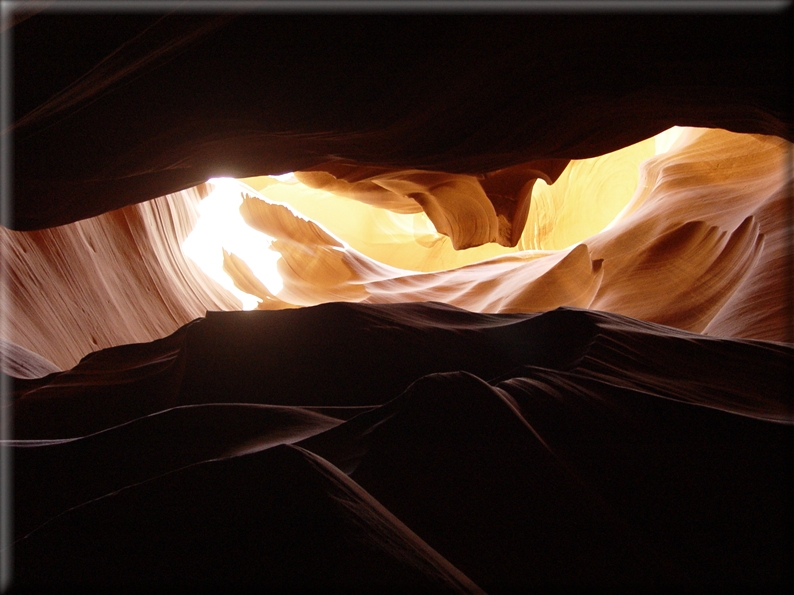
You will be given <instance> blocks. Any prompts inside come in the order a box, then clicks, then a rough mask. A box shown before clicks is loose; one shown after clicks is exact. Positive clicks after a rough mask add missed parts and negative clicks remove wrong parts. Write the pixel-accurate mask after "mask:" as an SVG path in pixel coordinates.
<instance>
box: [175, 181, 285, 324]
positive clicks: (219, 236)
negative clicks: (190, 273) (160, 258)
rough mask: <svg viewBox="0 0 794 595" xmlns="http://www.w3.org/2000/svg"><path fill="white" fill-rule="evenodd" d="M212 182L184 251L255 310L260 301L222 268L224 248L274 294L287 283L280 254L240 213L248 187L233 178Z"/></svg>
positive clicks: (245, 305)
mask: <svg viewBox="0 0 794 595" xmlns="http://www.w3.org/2000/svg"><path fill="white" fill-rule="evenodd" d="M209 183H210V184H212V185H213V186H214V190H213V191H212V192H211V193H210V194H209V195H208V196H207V197H206V198H205V199H204V200H202V201H201V202H200V203H199V205H198V212H199V220H198V222H197V223H196V226H195V227H194V228H193V231H191V233H190V235H189V236H188V237H187V239H186V240H185V242H184V243H183V244H182V252H183V253H184V254H185V256H187V257H188V258H190V259H191V260H193V261H194V262H195V263H196V264H197V265H198V266H199V267H200V268H201V270H203V271H204V272H205V273H206V274H207V275H209V276H210V277H211V278H212V279H214V280H215V281H217V282H218V283H220V284H221V286H223V287H224V288H225V289H227V290H229V291H230V292H231V293H232V294H234V295H235V296H236V297H237V298H238V299H239V300H240V301H241V302H242V303H243V310H254V309H256V307H257V306H258V305H259V303H260V301H261V300H260V299H259V298H257V297H255V296H253V295H250V294H248V293H245V292H243V291H241V290H240V289H238V288H237V287H236V286H235V285H234V282H233V281H232V279H231V277H229V275H227V274H226V272H225V271H224V270H223V251H224V250H226V252H229V253H232V254H235V255H236V256H238V257H239V258H241V259H242V260H244V261H245V263H246V264H247V265H248V266H249V267H250V268H251V271H252V272H253V273H254V275H256V277H257V278H258V279H259V280H260V281H261V282H262V283H263V284H264V285H265V287H267V289H268V290H269V291H270V292H271V293H272V294H273V295H276V294H277V293H278V292H279V291H281V289H282V287H283V286H284V283H283V281H282V280H281V277H280V276H279V274H278V270H277V266H276V263H277V261H278V260H279V258H281V256H280V255H279V254H278V252H275V251H274V250H272V249H271V248H270V244H271V242H272V241H273V238H270V237H268V236H267V235H265V234H263V233H262V232H259V231H256V230H255V229H252V228H250V227H248V225H246V223H245V221H244V220H243V218H242V216H241V215H240V205H241V204H242V202H243V198H242V194H241V193H242V192H244V191H245V190H246V188H244V187H243V186H242V185H241V184H240V183H239V182H238V181H237V180H235V179H233V178H213V179H211V180H209Z"/></svg>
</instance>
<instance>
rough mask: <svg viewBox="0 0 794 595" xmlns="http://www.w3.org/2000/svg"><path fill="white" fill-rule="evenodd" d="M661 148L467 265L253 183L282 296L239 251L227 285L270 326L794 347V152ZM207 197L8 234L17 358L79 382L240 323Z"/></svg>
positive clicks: (339, 205) (567, 198) (418, 222)
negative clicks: (699, 339)
mask: <svg viewBox="0 0 794 595" xmlns="http://www.w3.org/2000/svg"><path fill="white" fill-rule="evenodd" d="M658 142H659V139H657V140H654V139H649V140H647V141H643V142H641V143H638V144H637V145H633V146H631V147H627V148H625V149H622V150H621V151H617V152H615V153H612V154H609V155H604V156H602V157H598V158H594V159H589V160H583V161H574V162H571V164H570V165H569V167H568V168H567V169H566V170H565V171H564V172H562V174H561V175H560V177H559V178H558V180H557V181H556V182H555V183H554V184H553V185H551V186H547V185H544V184H542V183H537V184H536V186H535V188H534V190H533V194H532V204H531V205H530V209H529V213H528V219H527V225H526V228H525V230H524V232H523V234H522V236H521V238H520V239H519V241H518V243H517V246H515V247H513V248H510V247H505V246H500V245H498V244H494V243H489V244H485V245H483V246H479V247H476V248H470V249H468V250H458V251H456V250H454V248H453V247H452V243H451V240H450V239H449V238H448V237H447V236H445V235H441V234H438V233H437V232H436V230H435V229H434V228H433V226H432V224H431V223H430V222H429V220H428V219H427V217H425V216H424V215H423V214H421V213H418V214H410V213H409V214H395V213H393V212H391V211H388V210H385V209H380V208H376V207H372V206H371V205H366V204H363V203H361V202H357V201H353V200H350V199H348V198H345V197H343V196H338V195H334V194H330V193H326V192H323V191H321V190H316V189H312V188H309V187H306V186H303V185H301V184H294V183H287V182H281V181H279V180H276V179H275V178H270V177H264V178H256V179H248V180H246V181H245V182H246V183H247V186H244V185H241V189H242V191H243V192H246V193H247V195H248V197H249V198H247V199H246V200H245V201H244V202H243V205H242V207H241V209H240V212H241V215H242V217H243V218H244V219H245V220H246V221H247V222H248V224H249V225H250V226H251V227H253V228H254V229H258V230H259V231H261V232H262V233H265V234H267V236H269V238H271V239H272V242H271V249H272V250H275V251H277V252H278V253H279V254H280V256H281V258H280V260H279V261H278V265H277V266H278V272H279V274H280V276H281V279H282V280H283V283H284V287H283V289H282V290H281V291H279V292H278V293H277V294H275V295H274V294H273V293H272V292H270V291H269V290H268V289H267V288H266V287H265V285H264V284H263V283H262V280H261V279H258V278H257V277H256V275H254V274H253V270H254V269H255V268H256V267H252V266H250V265H249V264H248V263H247V262H246V260H245V258H248V257H247V256H246V257H245V258H243V257H241V256H240V255H238V254H234V253H233V252H228V251H227V252H226V253H225V254H224V268H225V270H226V272H227V273H228V274H229V275H230V276H231V277H232V278H233V279H234V282H235V284H236V285H237V286H238V287H239V288H240V289H241V290H243V291H245V292H247V293H249V294H252V295H255V296H257V297H258V298H259V299H260V300H262V303H261V304H260V306H259V307H260V308H267V309H272V308H285V307H299V306H306V305H312V304H317V303H322V302H328V301H337V300H342V301H366V302H376V303H384V302H396V301H425V300H434V301H442V302H447V303H450V304H454V305H456V306H460V307H463V308H467V309H470V310H475V311H482V312H531V311H539V310H548V309H553V308H555V307H557V306H561V305H567V306H575V307H581V308H594V309H600V310H606V311H612V312H617V313H621V314H626V315H629V316H633V317H637V318H641V319H645V320H650V321H654V322H660V323H663V324H668V325H672V326H676V327H679V328H682V329H686V330H693V331H696V332H705V333H707V334H714V335H719V336H731V337H746V338H756V339H768V340H777V341H791V336H790V333H791V329H790V321H789V318H788V316H789V303H790V295H789V293H788V292H789V290H790V289H789V286H788V282H787V279H788V273H789V271H788V269H787V268H786V267H787V263H788V261H787V258H788V254H789V249H790V237H791V236H790V229H789V227H788V225H789V219H788V211H787V202H788V201H790V200H791V196H790V188H791V187H790V181H791V168H790V167H789V165H788V163H787V160H788V159H790V151H791V145H790V144H789V143H787V142H786V141H783V140H782V139H780V138H777V137H771V136H756V135H740V134H735V133H728V132H725V131H722V130H708V129H685V130H684V133H683V136H681V138H679V139H678V141H677V142H676V143H675V144H674V145H673V147H672V148H671V149H670V150H669V151H667V152H663V153H661V154H659V155H658V156H654V153H655V152H656V150H655V145H656V143H658ZM640 164H641V165H640ZM635 189H636V191H635ZM208 190H209V188H208V187H197V188H195V189H192V190H187V191H183V192H181V193H177V194H173V195H168V196H166V197H162V198H159V199H157V200H155V201H150V202H148V203H142V204H140V205H136V206H131V207H126V208H124V209H121V210H119V211H114V212H111V213H107V214H105V215H102V216H99V217H96V218H93V219H88V220H84V221H81V222H78V223H74V224H69V225H66V226H62V227H58V228H51V229H47V230H42V231H38V232H11V231H8V230H6V229H2V228H0V238H2V241H3V259H4V260H3V266H4V267H5V274H4V275H3V279H4V280H5V283H6V287H5V290H6V292H7V293H8V294H10V295H11V296H12V298H13V299H12V302H11V306H12V308H11V312H10V313H9V314H10V315H9V316H8V317H7V326H6V327H5V328H4V329H3V335H2V339H4V340H5V341H6V342H7V343H6V345H10V346H11V347H20V348H22V350H19V349H17V350H16V352H19V353H21V354H22V355H24V353H25V352H24V349H27V350H30V351H31V352H34V353H36V354H39V355H40V356H43V357H44V358H46V359H47V360H49V361H50V362H52V363H53V364H55V365H56V366H58V367H61V368H68V367H71V366H72V365H74V364H75V363H76V362H77V361H78V360H79V359H80V358H81V357H82V356H83V355H85V354H87V353H90V352H91V351H95V350H97V349H101V348H104V347H108V346H111V345H118V344H124V343H130V342H138V341H148V340H153V339H156V338H159V337H162V336H164V335H166V334H168V333H170V332H172V331H173V330H175V329H176V328H178V327H179V326H180V325H182V324H184V323H186V322H188V321H189V320H191V319H193V318H196V317H199V316H203V315H204V313H205V311H206V310H234V309H239V308H240V307H241V303H240V302H239V300H238V299H236V298H235V297H234V296H233V295H231V294H230V293H229V292H228V291H225V290H224V289H223V288H221V287H220V286H219V285H218V284H217V283H216V282H214V281H213V280H212V279H211V278H210V277H209V276H208V275H206V274H205V273H203V272H202V271H201V270H200V269H199V268H198V266H196V264H195V263H193V262H192V261H191V260H190V259H189V258H186V257H185V256H184V255H183V253H182V251H181V249H180V245H181V244H182V243H183V242H184V240H185V238H186V237H187V236H188V234H189V232H190V230H191V229H193V228H194V226H195V224H196V220H197V216H198V215H197V204H198V203H199V201H200V200H201V198H202V196H204V195H206V193H207V192H208ZM278 203H282V204H278ZM299 213H300V214H302V215H303V216H299V215H298V214H299ZM313 221H314V222H313ZM315 222H316V223H315ZM475 223H476V222H472V224H475ZM605 226H606V229H604V227H605ZM219 250H221V248H219ZM11 347H9V349H11ZM11 350H12V351H13V349H11ZM6 351H8V349H6ZM16 352H15V353H16ZM20 357H22V356H20ZM31 365H33V364H31ZM33 367H34V368H35V369H36V370H38V371H39V373H41V372H42V371H43V370H46V369H48V367H47V365H45V364H42V363H41V362H39V363H37V364H36V365H35V366H33ZM30 373H31V374H32V375H35V373H34V372H33V371H31V372H30Z"/></svg>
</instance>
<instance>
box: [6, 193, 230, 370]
mask: <svg viewBox="0 0 794 595" xmlns="http://www.w3.org/2000/svg"><path fill="white" fill-rule="evenodd" d="M206 192H207V188H206V187H204V186H198V187H195V188H191V189H189V190H184V191H182V192H179V193H177V194H170V195H168V196H164V197H161V198H157V199H155V200H152V201H148V202H144V203H139V204H137V205H131V206H129V207H124V208H123V209H119V210H117V211H112V212H110V213H105V214H104V215H100V216H98V217H93V218H91V219H85V220H83V221H78V222H76V223H71V224H69V225H63V226H60V227H53V228H49V229H44V230H41V231H31V232H17V231H10V230H8V229H6V228H4V227H0V241H2V254H3V262H2V264H3V267H4V268H5V270H4V274H3V275H2V279H3V282H4V283H5V284H6V286H5V287H4V288H3V290H4V292H5V295H6V296H7V299H8V301H7V302H6V303H7V305H8V306H9V312H7V316H6V326H5V328H3V336H2V339H4V340H5V341H9V342H11V343H12V344H15V345H17V346H20V347H22V348H25V349H28V350H31V351H33V352H35V353H38V354H39V355H41V356H43V357H45V358H46V359H48V360H50V362H52V363H54V364H55V365H56V366H58V367H60V368H64V369H65V368H70V367H72V366H73V365H74V364H76V363H77V362H78V361H79V360H80V358H82V357H83V356H84V355H86V354H87V353H90V352H92V351H96V350H98V349H103V348H105V347H110V346H112V345H120V344H125V343H134V342H143V341H151V340H153V339H156V338H159V337H163V336H165V335H167V334H169V333H172V332H173V331H175V330H176V329H177V328H179V327H180V326H182V325H183V324H185V323H187V322H189V321H191V320H193V319H195V318H197V317H199V316H204V314H205V312H206V311H207V310H208V309H210V310H235V309H239V308H240V302H239V300H238V299H236V298H235V297H234V296H232V295H231V294H229V292H227V291H225V290H224V289H223V288H221V287H220V286H218V284H217V283H216V282H214V281H213V280H212V279H210V278H208V277H207V275H205V274H204V273H203V272H202V271H201V269H200V268H199V267H198V266H197V265H196V264H195V263H194V262H192V261H191V260H189V259H187V258H185V256H184V255H183V254H182V250H181V249H180V244H181V243H182V242H183V241H184V240H185V238H186V237H187V235H188V234H189V233H190V230H191V229H192V228H193V226H194V225H195V223H196V219H197V213H196V209H195V207H196V204H197V203H198V202H199V201H200V200H201V198H202V195H206ZM8 349H11V348H10V347H9V348H8Z"/></svg>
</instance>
